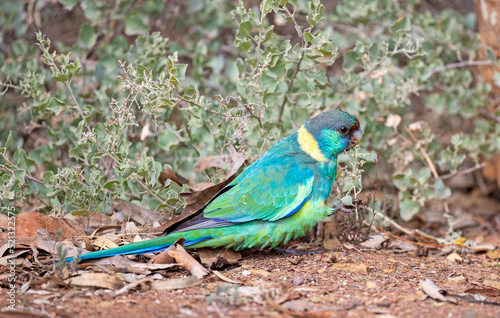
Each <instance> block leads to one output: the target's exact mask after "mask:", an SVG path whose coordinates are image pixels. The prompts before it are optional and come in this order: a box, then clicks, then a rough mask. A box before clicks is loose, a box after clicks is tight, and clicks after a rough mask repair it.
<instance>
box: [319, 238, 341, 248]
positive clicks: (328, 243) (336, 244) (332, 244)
mask: <svg viewBox="0 0 500 318" xmlns="http://www.w3.org/2000/svg"><path fill="white" fill-rule="evenodd" d="M341 246H342V244H341V243H340V241H339V239H338V238H334V239H331V240H324V241H323V247H324V248H325V249H327V250H337V249H340V247H341Z"/></svg>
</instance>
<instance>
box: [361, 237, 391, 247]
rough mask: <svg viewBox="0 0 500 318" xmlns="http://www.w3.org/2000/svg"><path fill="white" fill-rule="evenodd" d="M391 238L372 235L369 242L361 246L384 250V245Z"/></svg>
mask: <svg viewBox="0 0 500 318" xmlns="http://www.w3.org/2000/svg"><path fill="white" fill-rule="evenodd" d="M388 239H389V236H387V235H385V234H377V235H370V237H369V238H368V240H366V241H364V242H362V243H360V244H359V245H361V246H363V247H368V248H374V249H380V248H382V243H384V242H385V241H387V240H388Z"/></svg>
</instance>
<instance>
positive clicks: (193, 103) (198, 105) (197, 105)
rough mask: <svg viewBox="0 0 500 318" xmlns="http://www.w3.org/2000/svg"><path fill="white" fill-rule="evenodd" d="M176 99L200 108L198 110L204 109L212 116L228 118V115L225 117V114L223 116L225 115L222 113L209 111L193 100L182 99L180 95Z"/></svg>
mask: <svg viewBox="0 0 500 318" xmlns="http://www.w3.org/2000/svg"><path fill="white" fill-rule="evenodd" d="M176 97H177V98H179V99H180V100H182V101H184V102H186V103H189V104H191V105H193V106H196V107H198V108H202V109H203V110H205V111H207V112H210V113H212V114H216V115H219V116H222V117H225V116H226V115H225V114H223V113H220V112H218V111H215V110H211V109H208V108H206V107H205V106H203V105H201V104H198V103H197V102H194V101H192V100H189V99H186V98H184V97H182V96H181V95H179V94H176Z"/></svg>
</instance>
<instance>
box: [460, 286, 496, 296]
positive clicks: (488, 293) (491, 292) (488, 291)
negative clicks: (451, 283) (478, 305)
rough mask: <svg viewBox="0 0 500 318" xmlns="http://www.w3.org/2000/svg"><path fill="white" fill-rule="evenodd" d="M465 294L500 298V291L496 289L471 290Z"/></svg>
mask: <svg viewBox="0 0 500 318" xmlns="http://www.w3.org/2000/svg"><path fill="white" fill-rule="evenodd" d="M465 293H468V294H479V295H485V296H488V297H500V290H498V289H496V288H469V289H467V290H466V291H465Z"/></svg>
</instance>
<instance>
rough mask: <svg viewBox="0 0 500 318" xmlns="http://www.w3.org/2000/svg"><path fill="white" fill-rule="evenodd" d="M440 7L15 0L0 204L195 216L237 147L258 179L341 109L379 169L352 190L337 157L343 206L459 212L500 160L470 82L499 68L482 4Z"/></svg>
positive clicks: (368, 168) (484, 87)
mask: <svg viewBox="0 0 500 318" xmlns="http://www.w3.org/2000/svg"><path fill="white" fill-rule="evenodd" d="M434 2H435V3H434ZM442 2H446V1H424V0H410V1H395V0H360V1H349V0H343V1H340V0H339V1H320V0H313V1H299V0H290V1H286V0H274V1H272V0H266V1H262V2H260V1H244V2H239V3H238V2H237V1H228V0H227V1H225V0H204V1H194V0H190V1H180V0H178V1H176V0H172V1H131V0H123V1H99V0H93V1H79V0H59V1H48V0H45V1H29V2H27V1H22V0H17V1H16V0H11V1H2V2H1V3H0V88H1V91H2V95H1V100H0V112H1V116H2V117H1V118H2V119H3V120H2V121H0V146H1V147H2V148H0V153H1V158H0V202H1V205H2V206H3V207H9V206H13V207H15V208H16V211H18V212H20V211H27V210H34V209H36V210H38V211H45V212H47V213H54V212H55V213H57V214H61V215H64V214H67V213H73V214H80V215H85V214H88V213H89V212H102V213H108V212H110V210H111V209H112V208H111V202H112V201H113V200H114V199H115V198H124V199H127V200H131V201H133V202H135V203H136V204H139V205H141V206H144V207H149V208H151V209H159V210H161V211H166V212H171V211H173V210H177V211H180V210H181V209H178V208H179V207H182V206H183V205H184V201H183V199H182V198H181V197H180V196H179V193H180V192H183V191H187V190H188V185H193V184H195V183H201V182H213V183H218V182H219V181H221V180H223V179H225V178H226V177H227V174H228V173H229V172H230V170H231V162H232V161H231V158H232V156H234V152H232V151H231V149H230V148H231V146H234V147H235V148H236V150H237V151H238V152H239V153H241V154H243V155H244V156H245V159H246V165H248V164H249V163H251V162H252V161H254V160H255V159H256V158H257V157H258V156H260V155H262V154H263V153H264V152H265V151H266V150H267V149H268V148H269V147H270V146H271V145H272V144H274V143H275V142H276V141H278V140H279V139H281V138H282V137H284V136H287V135H289V134H291V133H293V132H294V131H296V130H297V129H298V128H299V127H300V126H301V125H302V124H303V122H304V121H305V120H308V119H309V118H310V117H311V116H313V115H314V114H317V113H319V112H321V111H324V110H329V109H334V108H338V109H342V110H345V111H347V112H349V113H351V114H353V115H354V116H356V117H357V118H359V120H360V122H361V125H362V128H363V131H364V139H363V142H362V144H361V149H360V150H359V151H358V152H357V153H358V154H360V153H364V154H363V155H359V156H358V157H357V158H356V159H357V160H358V161H359V160H363V161H365V162H366V163H365V164H364V166H363V167H362V169H363V170H364V172H363V171H359V170H358V171H357V174H356V175H355V176H354V178H355V179H356V180H353V179H352V177H353V176H352V173H348V172H347V171H346V169H347V168H346V167H348V166H349V165H348V164H347V163H348V162H349V161H351V157H349V156H348V155H343V156H342V157H341V158H340V163H341V165H342V167H344V168H343V169H339V176H338V179H339V186H336V187H335V189H334V191H333V193H332V198H336V199H338V198H340V197H342V196H344V195H349V194H351V195H355V196H358V195H359V196H363V194H366V193H371V192H372V191H373V189H374V188H380V190H378V193H377V202H376V206H375V207H376V209H379V210H380V209H383V210H384V211H385V212H386V213H387V214H389V215H390V216H391V217H392V218H393V219H396V220H400V221H401V220H404V221H408V220H411V219H412V218H413V217H414V216H415V215H418V213H419V211H422V208H423V207H424V206H426V204H429V202H430V201H432V200H436V199H437V200H438V202H440V203H439V204H438V205H435V206H434V208H435V209H437V211H439V213H445V212H449V210H448V206H447V204H446V202H447V201H446V199H447V198H449V197H450V196H451V195H452V194H453V193H454V191H464V190H466V191H470V190H472V189H474V188H477V186H478V183H477V182H478V180H477V178H474V175H475V174H474V172H477V171H479V169H480V168H483V166H484V165H485V164H484V161H485V159H487V158H490V157H491V156H492V155H493V154H495V153H499V148H500V124H499V121H498V118H499V116H500V111H499V110H498V107H497V108H496V109H495V107H494V106H492V102H491V101H490V100H491V98H490V95H489V94H490V90H491V83H486V82H485V83H482V82H481V81H478V80H476V77H475V76H474V73H473V70H474V69H478V68H479V67H489V68H492V67H493V65H494V64H497V65H498V63H497V60H496V57H495V54H494V52H493V50H491V48H490V49H488V48H486V49H485V48H484V47H481V41H480V36H479V33H478V31H477V29H476V20H477V17H476V14H475V12H474V6H473V4H472V2H469V1H460V4H453V5H442ZM452 3H453V1H452ZM478 52H482V53H483V55H481V54H479V55H478ZM480 56H484V57H485V58H481V57H480ZM494 78H495V79H497V80H498V81H499V82H500V80H499V78H500V77H499V76H497V74H496V73H495V76H494ZM377 154H378V155H379V163H378V174H377V175H378V178H377V180H375V167H376V166H377V164H376V163H375V158H376V156H377ZM207 156H215V157H214V158H216V159H217V160H215V161H216V162H215V164H212V165H211V166H210V167H208V168H207V169H204V170H203V171H199V172H200V173H195V169H194V167H195V164H196V163H197V161H198V160H200V158H205V157H207ZM351 169H352V168H351ZM463 169H467V170H466V172H468V173H467V174H465V173H464V172H463ZM162 172H163V173H166V176H167V180H166V181H164V180H162V181H164V182H159V177H160V175H161V174H162ZM361 172H362V176H363V179H362V182H361ZM172 173H174V174H175V175H176V177H173V174H172ZM168 176H170V179H176V180H175V181H177V182H173V181H171V180H170V179H168ZM476 176H477V174H476ZM457 177H458V179H457ZM479 177H480V176H479ZM464 178H465V179H464ZM163 179H165V178H163ZM179 180H180V181H179ZM453 180H455V182H452V181H453ZM456 180H458V181H456ZM479 181H480V183H482V185H483V190H484V188H485V189H486V190H484V191H483V192H484V193H485V194H486V195H488V196H495V195H498V190H495V188H494V187H493V190H492V188H490V187H488V185H489V183H488V182H489V181H488V180H483V179H480V180H479ZM346 191H348V192H347V193H346ZM495 191H497V192H495ZM365 196H366V195H365Z"/></svg>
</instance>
